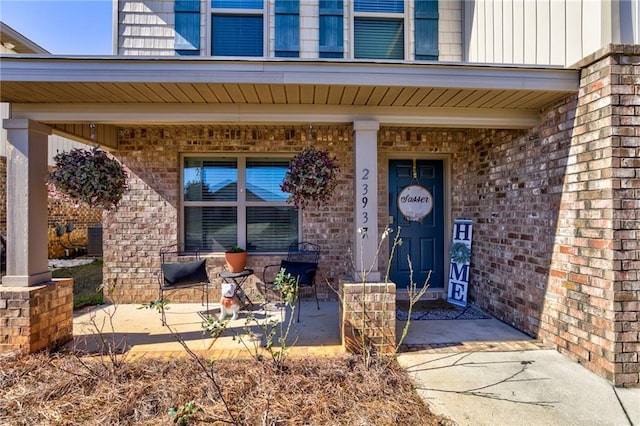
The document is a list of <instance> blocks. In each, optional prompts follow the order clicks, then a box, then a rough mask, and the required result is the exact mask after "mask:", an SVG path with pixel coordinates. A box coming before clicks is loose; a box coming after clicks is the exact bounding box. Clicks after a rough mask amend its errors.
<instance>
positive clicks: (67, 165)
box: [48, 147, 128, 210]
mask: <svg viewBox="0 0 640 426" xmlns="http://www.w3.org/2000/svg"><path fill="white" fill-rule="evenodd" d="M53 159H54V161H55V163H56V166H55V170H54V171H53V172H51V173H49V175H48V181H49V183H50V184H52V185H53V186H54V187H55V191H59V192H61V193H63V194H66V195H67V196H69V197H70V198H71V199H72V200H76V201H78V202H84V203H87V204H88V205H89V206H91V207H101V208H103V209H106V210H112V209H114V208H115V207H116V206H117V205H118V203H119V202H120V200H121V199H122V195H123V194H124V193H125V191H126V190H127V189H128V186H127V172H125V170H124V167H122V165H121V164H120V163H119V162H118V161H117V160H115V159H113V158H111V157H109V156H108V155H107V153H106V152H104V151H102V150H100V149H99V148H97V147H96V148H93V149H92V150H86V149H72V150H71V151H68V152H61V153H58V154H56V155H55V156H54V157H53ZM50 192H51V191H50Z"/></svg>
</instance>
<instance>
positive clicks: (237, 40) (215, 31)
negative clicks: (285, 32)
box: [211, 0, 265, 56]
mask: <svg viewBox="0 0 640 426" xmlns="http://www.w3.org/2000/svg"><path fill="white" fill-rule="evenodd" d="M264 3H265V2H264V0H212V1H211V26H212V31H211V55H213V56H264V28H265V5H264Z"/></svg>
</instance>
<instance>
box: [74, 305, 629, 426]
mask: <svg viewBox="0 0 640 426" xmlns="http://www.w3.org/2000/svg"><path fill="white" fill-rule="evenodd" d="M139 308H140V306H139V305H120V306H118V307H117V308H116V309H114V307H113V306H102V307H98V308H94V309H91V310H88V311H86V312H83V313H79V314H77V315H76V317H75V319H74V342H73V343H72V344H73V345H74V346H75V348H76V349H77V350H80V351H86V352H89V353H96V352H98V351H99V349H100V347H101V345H103V343H102V341H101V340H100V339H96V330H97V329H101V330H102V333H103V335H104V336H107V337H108V340H107V342H108V343H109V344H112V345H114V346H119V347H121V348H123V349H126V350H127V351H128V358H129V359H135V358H144V357H149V356H154V357H156V356H161V357H184V356H186V354H185V351H184V349H183V348H182V346H181V345H180V344H179V343H178V342H177V341H176V339H175V337H174V336H173V335H172V333H170V332H169V330H168V329H167V328H166V327H164V326H163V325H162V324H161V321H160V314H159V313H157V312H155V311H153V310H148V309H139ZM216 311H217V309H216V308H215V304H212V311H211V312H210V313H211V314H215V313H216ZM202 314H203V307H202V306H201V305H200V304H175V305H170V309H169V310H168V311H167V323H168V324H169V325H170V327H171V328H172V329H173V330H174V331H175V332H176V333H177V334H179V335H180V336H181V337H182V339H183V340H184V342H185V343H186V344H187V345H188V347H189V348H190V349H191V350H193V351H194V352H197V353H198V354H201V355H203V356H206V357H210V358H217V359H219V358H228V357H249V356H251V354H252V352H251V351H252V350H254V349H255V348H256V347H260V346H261V345H262V344H263V343H264V339H265V335H264V333H265V328H264V325H260V324H264V323H267V322H269V321H275V322H278V323H280V322H282V320H283V319H284V323H285V324H286V323H287V322H288V321H287V320H288V318H289V314H288V313H287V312H285V311H283V310H281V309H280V308H279V307H278V306H277V305H271V306H269V307H267V309H266V310H258V309H257V308H256V309H255V310H252V311H251V312H250V313H247V312H242V313H241V316H240V318H239V319H237V320H235V321H231V322H230V323H229V324H228V327H227V329H226V330H225V331H224V333H223V334H222V335H221V336H220V337H218V338H217V339H213V338H211V336H210V335H208V334H206V333H203V330H202V323H203V316H202ZM338 316H339V312H338V304H337V303H336V302H325V303H321V305H320V310H317V309H316V306H315V302H303V304H302V310H301V319H300V322H299V323H296V322H292V323H291V330H290V332H289V334H288V336H289V338H288V341H287V342H288V344H289V345H293V346H292V348H291V350H290V355H291V356H292V357H295V356H336V355H344V354H345V351H344V348H343V346H342V345H341V342H340V335H339V323H338ZM111 324H113V327H112V326H111ZM403 325H404V323H403V322H398V336H400V335H401V334H402V327H403ZM112 329H113V330H114V331H115V332H113V333H112ZM278 332H279V327H276V336H275V339H276V342H277V336H278V334H277V333H278ZM404 343H405V345H404V346H403V352H402V353H400V354H399V356H398V361H399V363H400V365H402V366H403V367H404V368H406V369H407V371H408V372H409V374H410V375H411V376H412V377H413V379H414V380H415V383H416V388H417V390H418V393H419V394H420V396H421V397H422V398H423V399H424V401H425V402H426V403H427V404H428V405H429V406H430V408H431V409H432V410H433V411H434V412H435V413H437V414H443V415H445V416H448V417H449V418H450V419H452V420H453V421H454V422H456V423H457V424H458V425H461V426H462V425H499V426H503V425H504V426H508V425H514V426H516V425H517V426H525V425H526V426H529V425H531V426H534V425H563V426H564V425H581V426H583V425H594V426H596V425H598V426H605V425H612V426H628V425H635V426H640V389H622V388H614V387H613V386H611V385H610V384H609V383H608V382H607V381H606V380H604V379H602V378H600V377H598V376H596V375H595V374H593V373H591V372H590V371H588V370H587V369H586V368H584V367H582V366H580V365H579V364H577V363H575V362H573V361H571V360H569V359H568V358H566V357H564V356H562V355H561V354H559V353H558V352H556V351H555V350H552V349H550V348H547V347H545V346H544V345H541V344H540V343H539V342H537V341H535V340H534V339H531V338H530V337H528V336H526V335H525V334H523V333H521V332H519V331H517V330H515V329H514V328H512V327H509V326H508V325H506V324H504V323H502V322H500V321H497V320H495V319H481V320H444V321H414V322H412V323H411V326H410V328H409V332H408V334H407V335H406V338H405V341H404ZM245 345H246V346H245ZM252 348H254V349H252Z"/></svg>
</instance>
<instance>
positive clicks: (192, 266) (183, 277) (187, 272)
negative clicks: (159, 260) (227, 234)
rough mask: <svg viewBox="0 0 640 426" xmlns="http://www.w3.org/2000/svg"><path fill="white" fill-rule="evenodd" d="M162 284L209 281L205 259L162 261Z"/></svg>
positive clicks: (168, 285) (177, 284)
mask: <svg viewBox="0 0 640 426" xmlns="http://www.w3.org/2000/svg"><path fill="white" fill-rule="evenodd" d="M161 268H162V275H163V276H164V286H165V287H170V286H180V285H187V284H198V283H206V282H209V276H208V275H207V268H206V259H201V260H195V261H192V262H178V263H163V264H162V265H161Z"/></svg>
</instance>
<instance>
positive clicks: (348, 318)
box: [340, 281, 396, 353]
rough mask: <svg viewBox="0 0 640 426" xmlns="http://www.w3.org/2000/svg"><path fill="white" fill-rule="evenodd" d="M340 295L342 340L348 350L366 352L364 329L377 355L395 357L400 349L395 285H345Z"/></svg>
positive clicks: (342, 282)
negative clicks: (397, 343)
mask: <svg viewBox="0 0 640 426" xmlns="http://www.w3.org/2000/svg"><path fill="white" fill-rule="evenodd" d="M340 294H341V299H342V300H341V303H340V336H341V338H342V344H343V345H344V346H345V349H346V350H348V351H350V352H354V353H361V352H362V345H363V342H362V332H363V331H362V330H363V329H364V330H365V340H366V342H367V344H370V345H371V348H372V349H373V350H374V352H378V353H393V352H394V351H395V348H396V286H395V284H393V283H386V284H385V283H364V284H363V283H352V282H344V281H341V282H340ZM363 318H364V321H363ZM363 322H364V323H363Z"/></svg>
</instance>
